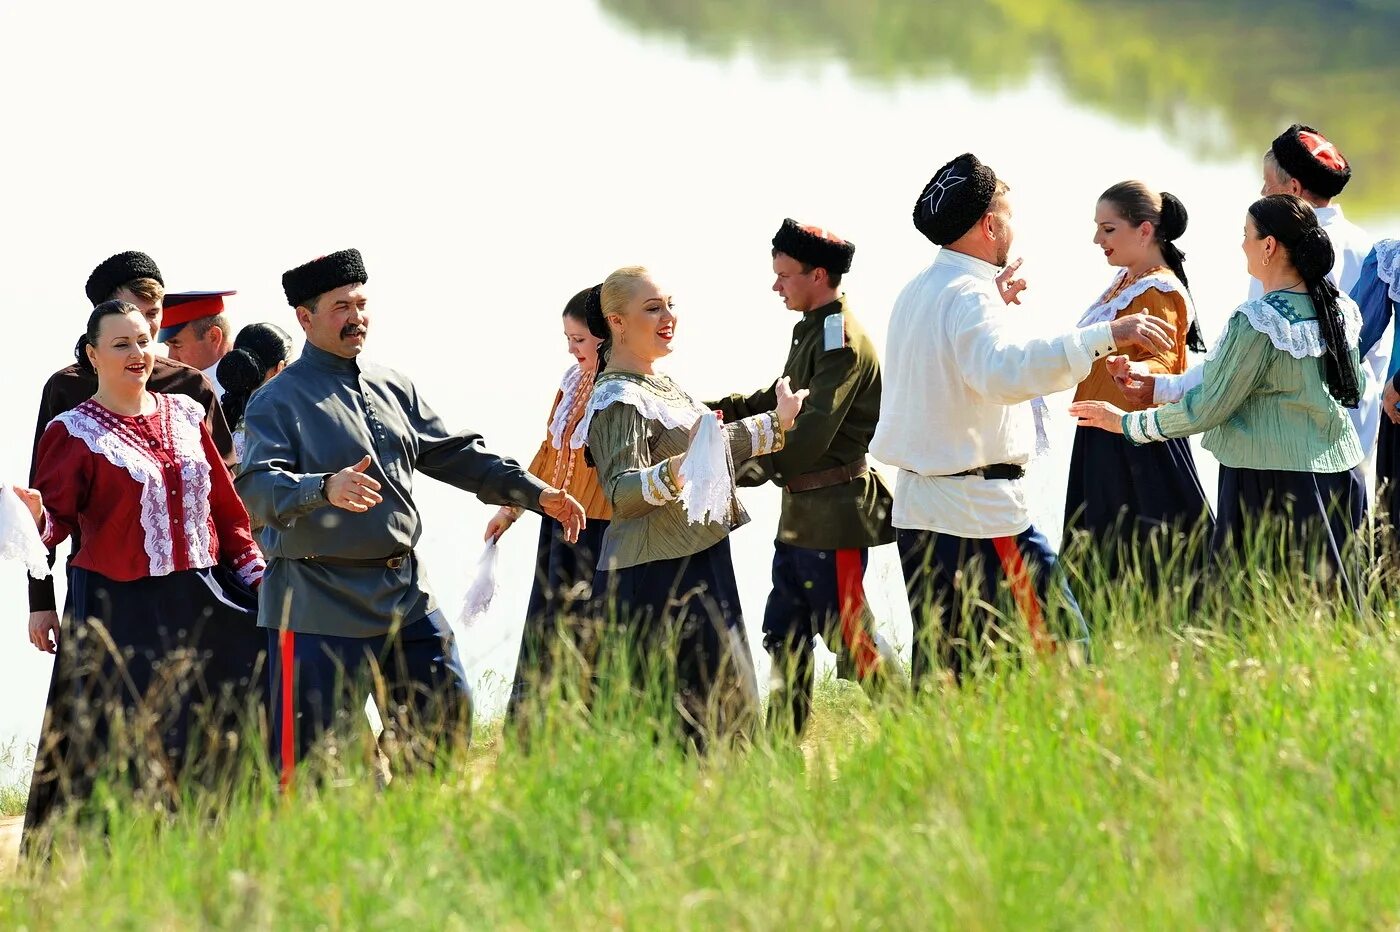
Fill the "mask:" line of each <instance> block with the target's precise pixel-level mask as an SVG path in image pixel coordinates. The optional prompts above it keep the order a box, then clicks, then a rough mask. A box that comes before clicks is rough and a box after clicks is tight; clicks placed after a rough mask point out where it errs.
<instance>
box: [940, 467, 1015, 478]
mask: <svg viewBox="0 0 1400 932" xmlns="http://www.w3.org/2000/svg"><path fill="white" fill-rule="evenodd" d="M953 476H954V477H957V476H978V477H980V478H982V479H1024V478H1025V476H1026V467H1024V466H1016V465H1013V464H1011V463H993V464H992V465H991V466H978V467H977V468H976V469H965V470H963V471H962V472H955V473H953Z"/></svg>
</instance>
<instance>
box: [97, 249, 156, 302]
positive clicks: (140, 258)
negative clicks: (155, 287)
mask: <svg viewBox="0 0 1400 932" xmlns="http://www.w3.org/2000/svg"><path fill="white" fill-rule="evenodd" d="M138 278H153V279H155V280H156V281H158V282H160V283H161V285H162V286H163V285H164V284H165V279H163V278H161V277H160V269H159V268H158V267H157V266H156V260H154V259H152V258H151V257H150V256H148V255H146V254H145V253H144V252H119V253H117V254H116V255H115V256H112V257H111V258H110V259H106V260H104V261H103V262H102V263H101V264H100V265H99V266H98V267H97V268H95V269H93V270H92V274H91V275H89V276H88V280H87V285H86V287H85V290H86V291H87V297H88V300H89V301H91V302H92V306H93V307H96V306H97V305H99V304H101V303H102V302H103V301H106V300H107V299H108V298H110V297H111V296H112V293H113V292H114V291H116V290H117V289H118V288H120V287H121V286H122V285H125V284H126V283H127V282H134V281H136V279H138Z"/></svg>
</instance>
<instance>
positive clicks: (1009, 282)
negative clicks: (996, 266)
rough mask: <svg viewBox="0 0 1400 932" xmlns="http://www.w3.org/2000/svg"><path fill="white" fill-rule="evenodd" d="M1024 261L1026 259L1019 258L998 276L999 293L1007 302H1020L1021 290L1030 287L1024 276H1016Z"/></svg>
mask: <svg viewBox="0 0 1400 932" xmlns="http://www.w3.org/2000/svg"><path fill="white" fill-rule="evenodd" d="M1024 261H1025V260H1024V259H1017V260H1016V261H1015V262H1013V263H1011V264H1010V265H1008V266H1007V267H1006V268H1004V269H1002V270H1001V274H1000V275H998V276H997V293H998V294H1000V295H1001V299H1002V300H1003V301H1005V302H1006V303H1007V304H1020V303H1021V292H1023V291H1025V290H1026V289H1027V288H1029V287H1030V286H1029V285H1027V284H1026V280H1025V279H1024V278H1017V277H1016V271H1017V270H1018V269H1019V268H1020V267H1021V263H1022V262H1024Z"/></svg>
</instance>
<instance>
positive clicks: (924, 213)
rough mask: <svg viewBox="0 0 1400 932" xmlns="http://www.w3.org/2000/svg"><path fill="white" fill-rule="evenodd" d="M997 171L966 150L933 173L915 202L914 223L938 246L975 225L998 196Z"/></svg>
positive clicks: (952, 239) (959, 235)
mask: <svg viewBox="0 0 1400 932" xmlns="http://www.w3.org/2000/svg"><path fill="white" fill-rule="evenodd" d="M996 191H997V174H996V172H994V171H992V170H991V169H990V168H988V167H987V166H986V165H983V164H982V163H981V162H980V161H978V159H977V156H975V155H973V154H972V153H971V152H965V153H963V154H962V155H960V156H958V157H957V158H955V159H953V160H952V161H951V162H949V163H948V164H946V165H944V166H943V167H942V168H940V169H939V170H938V171H936V172H935V173H934V175H933V178H931V179H930V180H929V183H928V184H926V185H924V190H923V191H922V192H921V193H920V194H919V199H918V200H917V201H915V202H914V226H915V227H916V228H917V229H918V231H919V232H920V233H922V234H924V236H926V237H928V239H929V241H930V242H932V243H934V244H935V245H937V246H946V245H948V244H949V243H952V242H956V241H957V240H958V239H959V238H961V237H962V235H963V234H964V233H966V232H967V231H968V230H970V229H972V228H973V226H974V225H976V223H977V221H978V220H981V219H982V215H983V214H985V213H986V212H987V208H988V207H990V206H991V203H992V198H993V197H995V196H996Z"/></svg>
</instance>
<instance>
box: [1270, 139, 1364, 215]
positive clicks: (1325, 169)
mask: <svg viewBox="0 0 1400 932" xmlns="http://www.w3.org/2000/svg"><path fill="white" fill-rule="evenodd" d="M1272 149H1273V153H1274V159H1275V160H1276V161H1277V162H1278V165H1279V168H1282V169H1283V170H1284V171H1286V172H1288V174H1290V175H1292V176H1293V177H1294V178H1297V179H1298V183H1299V184H1301V185H1302V186H1303V187H1304V188H1307V189H1308V190H1309V191H1311V192H1312V193H1313V194H1316V195H1317V196H1318V197H1325V198H1334V197H1336V196H1337V195H1338V194H1341V193H1342V189H1343V188H1345V187H1346V186H1347V182H1348V181H1350V180H1351V163H1350V162H1348V161H1347V160H1346V157H1345V156H1343V155H1342V151H1341V150H1340V149H1338V148H1337V147H1336V146H1334V145H1333V144H1332V143H1331V142H1329V141H1328V140H1327V137H1326V136H1324V135H1322V134H1321V133H1319V132H1318V131H1317V130H1315V129H1313V128H1312V127H1311V126H1304V125H1303V124H1301V123H1294V124H1293V125H1292V126H1290V127H1288V129H1286V130H1284V131H1283V133H1282V134H1281V135H1280V136H1279V137H1278V138H1277V139H1275V140H1274V144H1273V146H1272Z"/></svg>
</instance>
